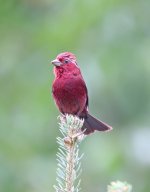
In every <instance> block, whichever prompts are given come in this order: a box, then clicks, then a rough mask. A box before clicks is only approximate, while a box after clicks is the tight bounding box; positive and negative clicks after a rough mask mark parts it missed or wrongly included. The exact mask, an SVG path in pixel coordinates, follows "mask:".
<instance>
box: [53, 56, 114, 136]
mask: <svg viewBox="0 0 150 192" xmlns="http://www.w3.org/2000/svg"><path fill="white" fill-rule="evenodd" d="M52 64H53V65H54V66H55V67H54V74H55V79H54V82H53V85H52V93H53V97H54V100H55V102H56V105H57V107H58V109H59V111H60V112H61V113H63V114H72V115H77V116H78V117H80V118H84V125H83V128H82V129H83V130H84V129H85V132H84V134H90V133H92V132H94V131H95V130H97V131H109V130H111V129H112V128H111V127H110V126H109V125H107V124H106V123H104V122H102V121H100V120H98V119H96V118H95V117H93V116H91V115H90V114H89V112H88V92H87V87H86V84H85V82H84V79H83V77H82V74H81V71H80V68H79V67H78V65H77V62H76V57H75V55H74V54H72V53H69V52H65V53H61V54H59V55H58V56H57V57H56V59H55V60H53V61H52Z"/></svg>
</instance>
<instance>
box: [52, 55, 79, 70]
mask: <svg viewBox="0 0 150 192" xmlns="http://www.w3.org/2000/svg"><path fill="white" fill-rule="evenodd" d="M52 64H53V65H54V66H56V67H60V66H65V65H66V64H74V65H77V63H76V57H75V55H74V54H73V53H70V52H64V53H60V54H59V55H57V57H56V59H54V60H53V61H52Z"/></svg>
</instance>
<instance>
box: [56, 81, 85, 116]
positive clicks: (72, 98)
mask: <svg viewBox="0 0 150 192" xmlns="http://www.w3.org/2000/svg"><path fill="white" fill-rule="evenodd" d="M53 95H54V98H55V101H56V104H57V106H58V108H59V110H60V111H61V112H62V113H68V114H74V115H78V114H80V113H81V112H82V111H83V109H84V107H85V103H86V93H85V91H84V89H83V88H82V87H80V86H73V85H72V84H71V85H70V84H68V83H66V84H65V83H64V84H62V85H61V86H54V89H53Z"/></svg>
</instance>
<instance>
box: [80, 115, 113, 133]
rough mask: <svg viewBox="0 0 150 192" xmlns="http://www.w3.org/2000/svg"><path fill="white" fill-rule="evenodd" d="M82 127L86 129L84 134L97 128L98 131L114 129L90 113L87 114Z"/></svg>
mask: <svg viewBox="0 0 150 192" xmlns="http://www.w3.org/2000/svg"><path fill="white" fill-rule="evenodd" d="M82 129H83V130H84V134H85V135H88V134H90V133H92V132H94V131H95V130H97V131H110V130H112V127H111V126H109V125H107V124H106V123H104V122H102V121H100V120H98V119H96V118H95V117H93V116H92V115H90V114H87V116H86V117H85V119H84V124H83V127H82Z"/></svg>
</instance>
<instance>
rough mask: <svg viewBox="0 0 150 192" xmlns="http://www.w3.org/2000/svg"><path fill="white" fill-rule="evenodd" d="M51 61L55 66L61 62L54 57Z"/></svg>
mask: <svg viewBox="0 0 150 192" xmlns="http://www.w3.org/2000/svg"><path fill="white" fill-rule="evenodd" d="M51 63H52V64H53V65H55V66H60V65H61V62H60V61H59V60H58V59H54V60H53V61H51Z"/></svg>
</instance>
